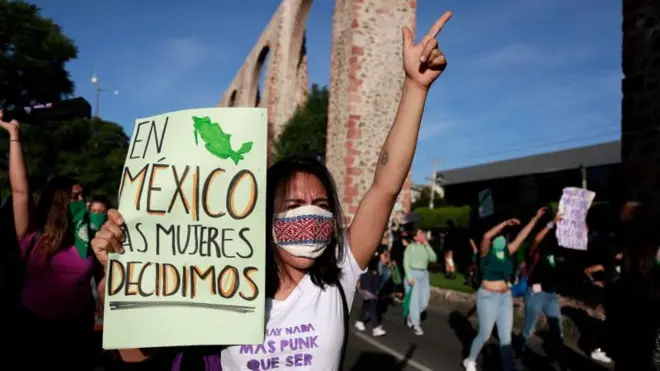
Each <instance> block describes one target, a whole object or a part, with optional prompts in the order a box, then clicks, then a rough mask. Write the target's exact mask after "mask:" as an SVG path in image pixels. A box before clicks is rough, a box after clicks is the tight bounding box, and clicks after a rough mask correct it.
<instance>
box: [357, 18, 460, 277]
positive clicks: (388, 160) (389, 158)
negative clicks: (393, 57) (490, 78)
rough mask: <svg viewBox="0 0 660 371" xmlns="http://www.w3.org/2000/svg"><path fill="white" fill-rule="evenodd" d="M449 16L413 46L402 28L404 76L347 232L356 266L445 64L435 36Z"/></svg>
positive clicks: (372, 242)
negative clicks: (394, 110) (368, 182)
mask: <svg viewBox="0 0 660 371" xmlns="http://www.w3.org/2000/svg"><path fill="white" fill-rule="evenodd" d="M451 15H452V14H451V12H446V13H445V14H443V15H442V17H440V19H438V20H437V21H436V22H435V23H434V24H433V26H432V27H431V29H430V30H429V32H428V33H427V34H426V35H425V36H424V38H422V40H421V41H420V42H419V43H418V44H415V43H414V41H413V34H412V32H411V31H410V29H408V28H407V27H404V28H403V68H404V70H405V73H406V77H405V80H404V84H403V92H402V94H401V101H400V102H399V109H398V111H397V113H396V117H395V118H394V123H393V124H392V127H391V128H390V132H389V134H388V135H387V139H385V144H384V145H383V147H382V149H381V152H380V157H379V159H378V163H377V165H376V174H375V176H374V181H373V184H372V185H371V187H370V188H369V190H367V193H366V194H365V195H364V198H363V199H362V200H361V201H360V204H359V206H358V209H357V211H356V213H355V217H354V219H353V223H352V224H351V226H350V228H349V232H348V233H349V235H348V237H349V242H350V246H351V249H352V252H353V256H355V259H356V261H357V262H358V264H359V265H360V267H362V268H365V267H366V266H367V264H368V263H369V260H370V259H371V258H372V256H373V255H374V252H375V251H376V248H377V247H378V243H379V242H380V239H381V237H382V235H383V231H384V230H385V227H386V225H387V221H388V219H389V217H390V214H391V212H392V208H393V207H394V202H395V201H396V198H397V195H398V194H399V192H400V191H401V187H402V186H403V182H404V181H405V179H406V176H407V175H408V171H409V170H410V165H411V164H412V160H413V155H414V154H415V147H416V146H417V135H418V134H419V126H420V122H421V119H422V113H423V111H424V104H425V102H426V97H427V93H428V89H429V88H430V87H431V84H432V83H433V82H434V81H435V80H436V79H437V78H438V77H439V76H440V74H442V71H444V70H445V68H446V66H447V60H446V59H445V56H444V55H443V54H442V52H441V51H440V50H439V49H438V41H437V40H436V36H437V35H438V34H439V33H440V31H441V30H442V28H443V27H444V25H445V23H446V22H447V21H448V20H449V19H450V18H451Z"/></svg>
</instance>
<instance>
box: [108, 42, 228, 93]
mask: <svg viewBox="0 0 660 371" xmlns="http://www.w3.org/2000/svg"><path fill="white" fill-rule="evenodd" d="M126 54H127V58H128V59H127V60H130V61H131V63H130V64H128V66H127V67H126V68H125V70H124V72H123V73H122V76H121V77H120V78H121V80H122V81H123V86H125V87H128V89H127V90H128V91H127V93H128V94H129V95H130V96H131V98H132V99H135V100H136V101H138V102H139V103H142V104H153V103H155V102H158V101H160V100H161V99H163V98H164V97H166V96H168V95H172V94H177V89H178V88H179V86H181V85H184V86H185V88H190V87H191V85H193V84H194V83H192V84H191V82H192V80H194V79H204V77H205V76H204V75H203V74H200V73H199V70H200V69H201V68H202V67H204V66H207V65H216V64H218V63H219V62H221V61H222V56H221V54H220V53H219V52H218V50H217V49H216V48H214V47H212V46H210V45H209V44H207V43H205V42H204V41H202V40H201V39H200V38H198V37H195V36H187V37H173V38H168V39H164V40H160V41H158V42H156V43H154V45H153V46H152V47H147V48H144V49H140V50H129V51H127V52H126ZM221 93H222V89H221V88H220V87H219V88H218V96H219V95H220V94H221Z"/></svg>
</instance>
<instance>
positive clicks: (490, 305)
mask: <svg viewBox="0 0 660 371" xmlns="http://www.w3.org/2000/svg"><path fill="white" fill-rule="evenodd" d="M546 210H547V209H546V208H541V209H539V210H538V211H537V212H536V215H535V216H534V217H533V218H532V219H531V220H530V222H529V223H528V224H527V225H526V226H525V227H524V228H523V229H522V230H520V232H519V233H518V235H516V238H515V239H513V241H511V242H508V241H507V239H506V238H505V236H504V234H503V232H504V230H505V229H506V228H507V227H513V226H517V225H520V221H519V220H518V219H509V220H506V221H504V222H502V223H500V224H498V225H496V226H495V227H493V229H491V230H489V231H488V232H486V234H484V236H483V238H482V240H481V247H480V254H481V261H480V263H479V265H480V268H481V272H482V282H481V287H480V288H479V290H478V291H477V315H478V317H479V332H478V334H477V336H476V337H475V338H474V340H473V341H472V346H471V347H470V355H469V356H468V357H467V358H466V359H465V360H464V361H463V367H465V369H466V370H467V371H476V370H477V357H478V356H479V353H480V352H481V348H483V346H484V344H485V343H486V341H488V339H489V338H490V335H491V333H492V332H493V326H495V324H497V332H498V336H499V340H500V359H501V362H502V371H511V370H512V369H513V352H512V349H511V330H512V328H513V300H512V298H511V291H510V290H509V282H510V281H511V276H512V275H513V270H514V269H513V268H514V258H513V255H514V254H515V252H516V251H517V250H518V248H519V247H520V245H521V244H522V243H523V241H525V239H526V238H527V236H528V235H529V234H530V232H531V231H532V229H533V228H534V226H535V225H536V223H537V222H538V220H539V219H540V218H541V217H542V216H543V214H544V213H545V212H546Z"/></svg>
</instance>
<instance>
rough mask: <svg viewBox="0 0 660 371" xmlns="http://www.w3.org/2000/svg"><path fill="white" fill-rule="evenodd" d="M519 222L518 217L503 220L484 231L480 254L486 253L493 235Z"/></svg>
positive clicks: (484, 254)
mask: <svg viewBox="0 0 660 371" xmlns="http://www.w3.org/2000/svg"><path fill="white" fill-rule="evenodd" d="M519 224H520V220H518V219H509V220H505V221H503V222H501V223H500V224H498V225H496V226H494V227H493V228H491V229H490V230H489V231H488V232H486V233H484V236H483V237H482V238H481V249H480V251H481V256H486V255H488V251H489V250H490V244H491V243H492V242H493V238H495V236H497V235H498V234H500V232H502V230H503V229H504V228H506V227H510V226H514V225H519Z"/></svg>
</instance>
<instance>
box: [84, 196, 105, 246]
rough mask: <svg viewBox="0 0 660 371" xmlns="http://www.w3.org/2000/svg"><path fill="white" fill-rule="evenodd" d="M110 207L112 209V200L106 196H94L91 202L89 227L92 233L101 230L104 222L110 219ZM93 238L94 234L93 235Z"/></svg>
mask: <svg viewBox="0 0 660 371" xmlns="http://www.w3.org/2000/svg"><path fill="white" fill-rule="evenodd" d="M108 209H110V201H108V199H107V198H106V197H104V196H94V197H93V198H92V200H91V201H90V202H89V228H90V230H91V232H92V234H96V231H98V230H100V229H101V226H103V223H105V222H106V220H108ZM91 238H94V236H93V235H92V236H91ZM91 238H90V239H91Z"/></svg>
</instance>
